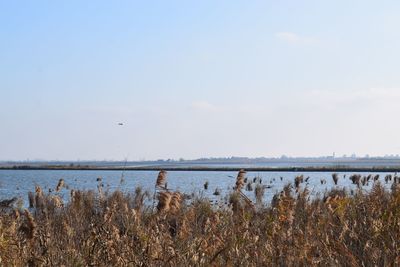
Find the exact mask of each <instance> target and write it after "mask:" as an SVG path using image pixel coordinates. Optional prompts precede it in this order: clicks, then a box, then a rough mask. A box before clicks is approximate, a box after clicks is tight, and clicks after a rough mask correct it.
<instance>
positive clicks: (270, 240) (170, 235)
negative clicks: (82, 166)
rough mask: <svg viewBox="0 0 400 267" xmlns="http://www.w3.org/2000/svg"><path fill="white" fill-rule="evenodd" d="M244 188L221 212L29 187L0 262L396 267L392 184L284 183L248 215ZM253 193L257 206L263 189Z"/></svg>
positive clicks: (1, 242)
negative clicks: (314, 187)
mask: <svg viewBox="0 0 400 267" xmlns="http://www.w3.org/2000/svg"><path fill="white" fill-rule="evenodd" d="M242 176H243V179H244V175H242ZM373 178H374V177H373ZM165 179H166V177H165V176H164V182H165ZM241 179H242V177H240V181H241ZM352 179H354V181H355V182H356V184H357V181H360V180H361V178H360V180H358V178H354V177H353V178H352ZM367 179H368V178H367ZM238 180H239V176H238ZM298 180H299V179H298ZM373 180H374V179H372V178H371V181H370V182H374V181H373ZM299 182H300V181H299ZM388 182H389V181H388ZM157 185H158V179H157ZM160 185H161V183H160ZM240 185H241V186H240ZM243 185H244V183H243V184H241V182H240V183H237V184H236V190H234V191H232V194H231V196H230V198H229V200H230V201H229V202H230V204H229V205H228V206H226V207H223V208H218V207H215V206H212V205H210V204H209V201H208V200H206V199H194V200H192V201H191V202H190V203H186V202H185V201H184V200H183V198H182V195H181V194H180V193H178V192H171V191H167V190H161V191H158V192H157V201H158V202H157V208H156V209H152V208H151V207H149V206H148V205H145V202H146V200H147V199H148V193H146V192H142V190H140V189H136V190H135V192H134V193H132V194H123V193H121V192H120V191H115V192H113V193H108V192H104V193H102V196H99V193H98V192H94V191H79V190H77V191H72V190H71V199H70V201H69V202H68V203H62V201H61V199H59V198H55V196H54V195H50V194H44V193H43V191H42V190H41V189H40V187H37V188H36V190H35V193H34V194H33V193H32V196H31V197H30V199H31V201H32V208H29V210H24V209H20V208H17V207H15V206H10V208H9V209H5V210H2V212H1V214H0V265H1V266H399V265H400V188H399V186H400V184H399V183H398V182H397V183H393V185H392V189H391V190H385V189H384V188H383V187H382V186H381V184H380V183H379V180H377V181H376V182H374V185H373V188H372V190H371V191H370V192H368V193H366V192H364V191H363V190H361V189H358V190H356V192H355V193H354V195H352V196H349V195H348V194H347V192H345V191H343V190H339V189H333V190H331V191H330V192H327V193H326V194H325V195H324V196H323V197H321V198H310V195H309V192H308V190H307V188H305V189H302V187H298V188H297V192H296V190H293V188H296V187H293V186H292V185H287V186H285V188H284V189H283V190H282V192H280V193H279V194H277V195H275V197H274V199H273V201H272V203H265V205H257V209H255V208H252V209H249V208H248V203H247V200H245V199H244V198H243V197H242V196H241V194H240V189H239V190H238V188H239V187H240V188H242V187H243ZM255 193H256V194H258V195H259V197H258V201H259V202H261V199H262V194H263V189H262V187H261V186H256V187H255ZM55 199H57V200H55ZM59 201H61V203H59Z"/></svg>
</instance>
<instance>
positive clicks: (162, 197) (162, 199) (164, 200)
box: [157, 191, 172, 212]
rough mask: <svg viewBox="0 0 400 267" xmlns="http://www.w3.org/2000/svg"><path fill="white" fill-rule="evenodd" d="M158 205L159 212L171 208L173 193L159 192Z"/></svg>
mask: <svg viewBox="0 0 400 267" xmlns="http://www.w3.org/2000/svg"><path fill="white" fill-rule="evenodd" d="M157 199H158V205H157V210H158V211H159V212H166V211H168V210H169V209H170V204H171V199H172V194H171V192H167V191H165V192H159V193H158V196H157Z"/></svg>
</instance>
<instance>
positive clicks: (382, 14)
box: [0, 0, 400, 161]
mask: <svg viewBox="0 0 400 267" xmlns="http://www.w3.org/2000/svg"><path fill="white" fill-rule="evenodd" d="M399 12H400V2H397V1H380V2H376V1H352V2H349V1H344V0H341V1H334V2H329V3H328V2H322V1H279V2H276V1H254V2H246V3H241V4H240V3H233V2H231V1H221V2H214V1H202V2H201V3H187V2H178V1H168V2H163V1H156V2H152V3H150V2H139V1H137V2H136V1H119V2H108V1H87V2H81V1H68V2H63V3H56V2H51V1H34V2H24V3H19V2H11V1H5V2H2V3H0V14H1V15H0V33H1V34H0V60H1V64H0V93H1V97H0V125H1V127H0V160H2V161H4V160H26V159H45V160H73V159H81V160H103V159H114V160H124V159H125V158H128V160H140V159H146V160H157V159H168V158H173V159H179V158H185V159H195V158H202V157H230V156H232V155H235V156H244V157H280V156H281V155H290V156H309V157H316V156H323V155H332V153H333V152H335V153H336V155H337V156H342V155H343V154H346V155H347V156H349V155H351V154H353V153H354V154H357V155H360V156H364V155H366V154H369V155H370V156H384V155H389V154H400V139H399V138H398V137H397V133H398V132H399V130H400V125H399V124H398V123H396V117H397V114H400V106H399V105H398V103H399V101H400V76H399V75H398V69H399V67H400V51H399V49H398V48H399V47H400V31H399V30H398V29H397V28H398V25H400V17H399V16H398V14H399ZM119 123H123V125H119Z"/></svg>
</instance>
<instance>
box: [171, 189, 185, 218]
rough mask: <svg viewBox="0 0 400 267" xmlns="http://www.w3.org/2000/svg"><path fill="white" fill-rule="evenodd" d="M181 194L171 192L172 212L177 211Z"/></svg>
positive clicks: (179, 206)
mask: <svg viewBox="0 0 400 267" xmlns="http://www.w3.org/2000/svg"><path fill="white" fill-rule="evenodd" d="M181 202H182V194H181V193H179V192H174V193H172V197H171V202H170V205H169V206H170V209H171V211H172V212H173V213H175V212H177V211H179V210H180V208H181Z"/></svg>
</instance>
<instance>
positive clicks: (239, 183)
mask: <svg viewBox="0 0 400 267" xmlns="http://www.w3.org/2000/svg"><path fill="white" fill-rule="evenodd" d="M245 175H246V171H245V170H243V169H242V170H240V171H239V173H238V176H237V178H236V186H235V189H236V191H240V190H241V189H242V188H243V186H244V178H245V177H244V176H245Z"/></svg>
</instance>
